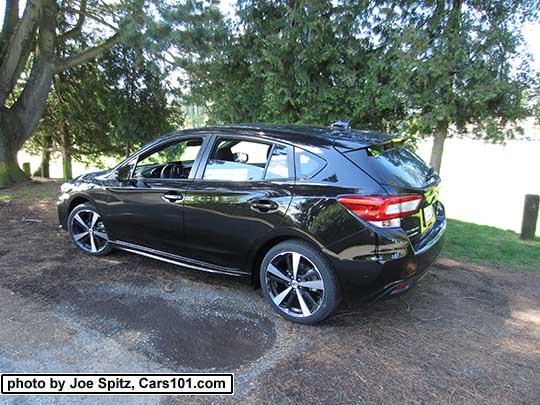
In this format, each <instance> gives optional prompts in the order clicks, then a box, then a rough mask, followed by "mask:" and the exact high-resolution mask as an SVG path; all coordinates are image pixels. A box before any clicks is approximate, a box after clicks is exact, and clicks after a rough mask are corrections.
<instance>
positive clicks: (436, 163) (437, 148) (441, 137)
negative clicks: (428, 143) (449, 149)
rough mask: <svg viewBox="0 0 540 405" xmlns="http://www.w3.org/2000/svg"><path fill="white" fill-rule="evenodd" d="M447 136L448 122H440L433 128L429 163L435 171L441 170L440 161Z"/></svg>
mask: <svg viewBox="0 0 540 405" xmlns="http://www.w3.org/2000/svg"><path fill="white" fill-rule="evenodd" d="M447 136H448V123H447V122H440V123H439V124H438V125H437V127H436V128H435V132H434V134H433V148H432V149H431V160H430V161H429V164H430V165H431V167H433V168H434V169H435V170H436V171H437V173H440V172H441V162H442V155H443V150H444V141H445V140H446V137H447Z"/></svg>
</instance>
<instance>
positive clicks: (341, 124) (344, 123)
mask: <svg viewBox="0 0 540 405" xmlns="http://www.w3.org/2000/svg"><path fill="white" fill-rule="evenodd" d="M330 128H341V129H351V127H350V125H349V121H336V122H334V123H333V124H330Z"/></svg>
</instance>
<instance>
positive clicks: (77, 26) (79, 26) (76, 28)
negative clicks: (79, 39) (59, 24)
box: [56, 0, 87, 41]
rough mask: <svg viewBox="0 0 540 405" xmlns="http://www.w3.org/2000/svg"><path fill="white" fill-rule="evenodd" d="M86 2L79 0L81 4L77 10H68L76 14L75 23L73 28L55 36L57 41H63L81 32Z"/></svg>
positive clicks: (85, 0)
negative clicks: (77, 16)
mask: <svg viewBox="0 0 540 405" xmlns="http://www.w3.org/2000/svg"><path fill="white" fill-rule="evenodd" d="M86 3H87V0H81V5H80V9H79V10H73V11H68V12H71V13H73V14H78V15H79V18H77V22H76V23H75V25H74V26H73V28H71V29H70V30H68V31H66V32H64V33H63V34H60V35H58V36H57V37H56V40H57V41H65V40H67V39H70V38H73V37H74V36H76V35H78V34H80V33H81V29H82V26H83V24H84V20H85V19H86Z"/></svg>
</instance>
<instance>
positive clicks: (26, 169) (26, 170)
mask: <svg viewBox="0 0 540 405" xmlns="http://www.w3.org/2000/svg"><path fill="white" fill-rule="evenodd" d="M22 167H23V171H24V173H25V174H26V175H27V176H28V177H30V176H32V172H31V171H30V163H28V162H26V163H23V164H22Z"/></svg>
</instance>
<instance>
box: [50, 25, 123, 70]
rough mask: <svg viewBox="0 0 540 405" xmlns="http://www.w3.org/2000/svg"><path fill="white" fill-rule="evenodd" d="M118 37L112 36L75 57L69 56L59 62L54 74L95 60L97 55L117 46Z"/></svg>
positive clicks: (116, 35) (117, 35)
mask: <svg viewBox="0 0 540 405" xmlns="http://www.w3.org/2000/svg"><path fill="white" fill-rule="evenodd" d="M119 40H120V36H119V34H118V33H116V34H114V35H113V36H112V37H110V38H108V39H107V40H105V41H103V42H102V43H100V44H99V45H96V46H93V47H91V48H88V49H85V50H84V51H82V52H81V53H79V54H77V55H73V56H70V57H69V58H65V59H63V60H61V61H59V62H58V63H57V65H56V73H60V72H63V71H64V70H67V69H70V68H72V67H75V66H78V65H82V64H83V63H87V62H90V61H92V60H94V59H95V58H97V57H98V56H99V55H101V54H103V53H105V52H107V51H108V50H109V49H111V48H113V47H114V46H115V45H116V44H118V42H119Z"/></svg>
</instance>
